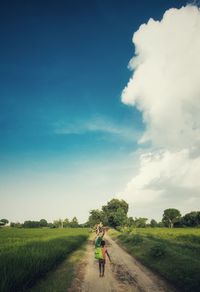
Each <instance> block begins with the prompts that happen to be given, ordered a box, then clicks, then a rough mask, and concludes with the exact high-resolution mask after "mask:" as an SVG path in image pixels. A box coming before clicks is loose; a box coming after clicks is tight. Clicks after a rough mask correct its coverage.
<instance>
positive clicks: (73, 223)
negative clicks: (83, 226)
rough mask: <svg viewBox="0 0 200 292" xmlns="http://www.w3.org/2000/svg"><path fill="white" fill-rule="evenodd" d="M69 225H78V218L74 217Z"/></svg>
mask: <svg viewBox="0 0 200 292" xmlns="http://www.w3.org/2000/svg"><path fill="white" fill-rule="evenodd" d="M69 226H70V227H72V228H77V227H78V219H77V218H76V217H74V218H72V220H71V222H70V223H69Z"/></svg>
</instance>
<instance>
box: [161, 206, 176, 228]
mask: <svg viewBox="0 0 200 292" xmlns="http://www.w3.org/2000/svg"><path fill="white" fill-rule="evenodd" d="M180 218H181V213H180V211H179V210H177V209H173V208H170V209H166V210H164V213H163V219H162V222H163V223H164V224H165V226H168V227H169V228H173V227H174V223H175V222H177V221H178V220H179V219H180Z"/></svg>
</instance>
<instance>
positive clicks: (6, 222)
mask: <svg viewBox="0 0 200 292" xmlns="http://www.w3.org/2000/svg"><path fill="white" fill-rule="evenodd" d="M8 223H9V221H8V220H7V219H1V220H0V225H2V226H4V225H6V224H8Z"/></svg>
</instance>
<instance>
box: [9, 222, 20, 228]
mask: <svg viewBox="0 0 200 292" xmlns="http://www.w3.org/2000/svg"><path fill="white" fill-rule="evenodd" d="M10 227H16V228H21V227H22V224H21V223H19V222H16V223H15V222H10Z"/></svg>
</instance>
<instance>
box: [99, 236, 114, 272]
mask: <svg viewBox="0 0 200 292" xmlns="http://www.w3.org/2000/svg"><path fill="white" fill-rule="evenodd" d="M105 244H106V243H105V240H102V241H101V250H102V256H103V259H99V277H104V272H105V264H106V255H107V256H108V258H109V261H110V262H111V259H110V255H109V253H108V251H107V248H106V246H105Z"/></svg>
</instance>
